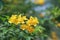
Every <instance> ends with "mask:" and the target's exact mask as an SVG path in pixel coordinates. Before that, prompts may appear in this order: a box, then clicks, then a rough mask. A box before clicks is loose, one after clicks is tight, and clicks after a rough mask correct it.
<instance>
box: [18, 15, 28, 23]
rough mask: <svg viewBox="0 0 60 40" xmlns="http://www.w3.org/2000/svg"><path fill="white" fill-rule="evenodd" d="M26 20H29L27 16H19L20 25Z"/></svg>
mask: <svg viewBox="0 0 60 40" xmlns="http://www.w3.org/2000/svg"><path fill="white" fill-rule="evenodd" d="M25 20H27V18H26V16H21V15H19V16H18V21H19V22H20V23H24V21H25Z"/></svg>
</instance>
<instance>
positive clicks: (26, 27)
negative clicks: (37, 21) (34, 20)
mask: <svg viewBox="0 0 60 40" xmlns="http://www.w3.org/2000/svg"><path fill="white" fill-rule="evenodd" d="M20 29H22V30H27V31H28V32H29V33H32V32H33V31H34V28H33V27H31V26H29V25H26V24H22V25H21V27H20Z"/></svg>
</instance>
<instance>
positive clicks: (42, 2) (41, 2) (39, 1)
mask: <svg viewBox="0 0 60 40" xmlns="http://www.w3.org/2000/svg"><path fill="white" fill-rule="evenodd" d="M44 3H45V0H35V4H40V5H43V4H44Z"/></svg>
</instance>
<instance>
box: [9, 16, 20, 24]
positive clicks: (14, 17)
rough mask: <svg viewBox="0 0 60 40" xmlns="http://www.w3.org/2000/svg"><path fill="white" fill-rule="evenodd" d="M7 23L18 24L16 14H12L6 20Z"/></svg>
mask: <svg viewBox="0 0 60 40" xmlns="http://www.w3.org/2000/svg"><path fill="white" fill-rule="evenodd" d="M8 22H9V23H14V24H16V25H17V24H19V21H18V20H17V15H12V16H11V17H10V19H9V21H8Z"/></svg>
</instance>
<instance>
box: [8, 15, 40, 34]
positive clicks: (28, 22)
mask: <svg viewBox="0 0 60 40" xmlns="http://www.w3.org/2000/svg"><path fill="white" fill-rule="evenodd" d="M8 22H9V23H13V24H16V25H18V24H20V23H21V26H20V29H22V30H28V32H30V33H32V32H33V31H34V27H32V26H36V25H37V24H38V23H39V22H38V19H37V17H32V16H31V17H30V18H29V19H27V18H26V16H22V15H12V16H11V17H10V18H9V20H8Z"/></svg>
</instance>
